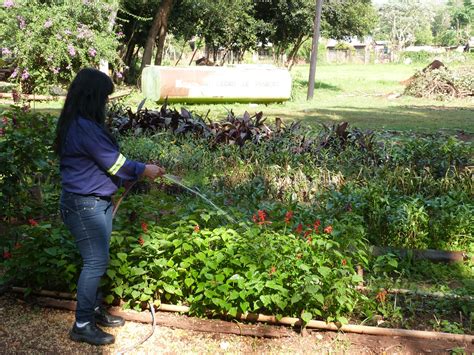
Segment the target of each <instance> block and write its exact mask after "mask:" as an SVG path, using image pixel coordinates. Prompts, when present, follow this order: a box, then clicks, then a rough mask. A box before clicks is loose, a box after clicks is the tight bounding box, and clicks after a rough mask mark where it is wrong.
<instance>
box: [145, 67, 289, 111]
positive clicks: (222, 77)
mask: <svg viewBox="0 0 474 355" xmlns="http://www.w3.org/2000/svg"><path fill="white" fill-rule="evenodd" d="M141 88H142V92H143V94H144V95H145V97H146V98H148V99H150V100H154V101H160V102H161V101H164V100H165V99H166V98H168V102H190V103H193V102H208V103H213V102H255V103H257V102H281V101H285V100H288V99H289V98H290V95H291V76H290V73H289V72H288V70H286V69H279V68H276V67H273V66H259V65H238V66H235V67H164V66H147V67H145V68H144V69H143V72H142V78H141Z"/></svg>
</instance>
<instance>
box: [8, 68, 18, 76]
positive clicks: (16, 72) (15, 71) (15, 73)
mask: <svg viewBox="0 0 474 355" xmlns="http://www.w3.org/2000/svg"><path fill="white" fill-rule="evenodd" d="M17 75H18V68H15V70H14V71H13V73H12V75H10V78H16V76H17Z"/></svg>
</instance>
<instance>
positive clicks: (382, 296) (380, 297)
mask: <svg viewBox="0 0 474 355" xmlns="http://www.w3.org/2000/svg"><path fill="white" fill-rule="evenodd" d="M387 293H388V292H387V290H385V289H383V290H382V291H380V292H379V293H377V296H375V299H376V300H377V301H378V302H379V303H384V302H385V297H386V296H387Z"/></svg>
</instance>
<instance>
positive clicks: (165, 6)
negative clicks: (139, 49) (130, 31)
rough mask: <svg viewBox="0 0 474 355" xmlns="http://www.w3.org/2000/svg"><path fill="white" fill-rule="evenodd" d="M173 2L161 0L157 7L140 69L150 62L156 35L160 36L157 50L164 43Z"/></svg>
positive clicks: (161, 49) (160, 48)
mask: <svg viewBox="0 0 474 355" xmlns="http://www.w3.org/2000/svg"><path fill="white" fill-rule="evenodd" d="M173 4H174V0H162V1H161V4H160V6H159V7H158V9H157V11H156V13H155V16H154V18H153V22H152V24H151V28H150V30H149V32H148V36H147V40H146V44H145V50H144V52H143V59H142V65H141V70H143V68H144V67H145V66H146V65H148V64H151V57H152V54H153V48H154V45H155V41H156V37H157V36H158V35H159V36H160V38H159V39H158V46H157V51H158V52H160V51H163V46H164V43H165V42H164V40H165V37H166V32H167V30H168V17H169V15H170V13H171V9H172V8H173ZM155 63H156V62H155ZM159 63H161V55H160V57H159Z"/></svg>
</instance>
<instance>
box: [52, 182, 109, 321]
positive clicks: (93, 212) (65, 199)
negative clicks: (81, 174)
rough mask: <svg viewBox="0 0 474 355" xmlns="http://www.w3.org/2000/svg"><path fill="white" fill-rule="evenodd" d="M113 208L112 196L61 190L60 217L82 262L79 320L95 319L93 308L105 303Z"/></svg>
mask: <svg viewBox="0 0 474 355" xmlns="http://www.w3.org/2000/svg"><path fill="white" fill-rule="evenodd" d="M112 209H113V206H112V202H111V199H110V198H103V197H96V196H82V195H77V194H73V193H70V192H65V191H63V192H62V193H61V200H60V210H61V217H62V219H63V221H64V224H65V225H66V227H67V228H68V229H69V231H70V232H71V234H72V235H73V236H74V238H75V239H76V245H77V247H78V249H79V252H80V253H81V256H82V261H83V265H82V270H81V275H80V276H79V281H78V283H77V308H76V321H78V322H94V309H95V308H96V307H97V306H99V305H100V303H101V302H102V294H101V292H100V290H99V284H100V279H101V277H102V275H104V274H105V272H106V270H107V266H108V264H109V244H110V235H111V233H112Z"/></svg>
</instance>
